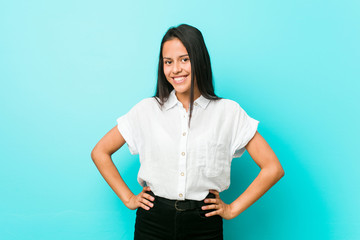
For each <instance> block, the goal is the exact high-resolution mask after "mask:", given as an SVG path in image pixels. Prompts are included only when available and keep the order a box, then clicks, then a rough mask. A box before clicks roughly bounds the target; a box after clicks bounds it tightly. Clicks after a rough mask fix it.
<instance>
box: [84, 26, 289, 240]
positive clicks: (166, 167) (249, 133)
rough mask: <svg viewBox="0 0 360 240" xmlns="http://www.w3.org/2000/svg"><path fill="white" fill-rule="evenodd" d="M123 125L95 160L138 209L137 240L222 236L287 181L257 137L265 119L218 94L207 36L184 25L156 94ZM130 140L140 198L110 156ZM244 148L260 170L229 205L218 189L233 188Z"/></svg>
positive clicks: (163, 63) (171, 44)
mask: <svg viewBox="0 0 360 240" xmlns="http://www.w3.org/2000/svg"><path fill="white" fill-rule="evenodd" d="M117 123H118V124H117V125H116V126H115V127H114V128H112V129H111V130H110V131H109V132H108V133H107V134H106V135H105V136H104V137H103V138H102V139H101V140H100V141H99V142H98V143H97V144H96V146H95V147H94V149H93V151H92V153H91V157H92V159H93V161H94V163H95V165H96V167H97V168H98V170H99V171H100V173H101V174H102V176H103V177H104V179H105V180H106V181H107V183H108V184H109V185H110V187H111V188H112V189H113V190H114V192H115V193H116V194H117V195H118V197H119V198H120V199H121V201H122V202H123V203H124V204H125V205H126V206H127V207H128V208H129V209H133V210H134V209H137V212H136V223H135V239H145V240H151V239H164V240H170V239H184V240H191V239H206V240H210V239H223V228H222V224H223V222H222V220H223V218H224V219H232V218H235V217H236V216H238V215H239V214H240V213H242V212H243V211H245V209H247V208H248V207H249V206H250V205H252V204H253V203H254V202H255V201H257V200H258V199H259V198H260V197H261V196H262V195H263V194H264V193H265V192H266V191H267V190H269V189H270V188H271V187H272V186H273V185H274V184H275V183H276V182H277V181H278V180H279V179H280V178H281V177H282V176H284V170H283V168H282V167H281V164H280V162H279V161H278V159H277V157H276V155H275V154H274V152H273V151H272V149H271V148H270V146H269V145H268V144H267V142H266V141H265V140H264V138H263V137H262V136H261V135H260V134H259V133H258V132H257V126H258V123H259V121H257V120H255V119H253V118H251V117H250V116H248V115H247V114H246V112H245V111H244V110H243V109H242V108H241V107H240V105H239V104H238V103H237V102H235V101H232V100H230V99H224V98H220V97H217V96H216V95H215V93H214V88H213V80H212V71H211V65H210V57H209V54H208V51H207V48H206V46H205V43H204V39H203V36H202V34H201V32H200V31H199V30H198V29H196V28H194V27H192V26H189V25H186V24H182V25H179V26H178V27H172V28H170V29H169V30H168V31H167V32H166V34H165V36H164V37H163V39H162V42H161V46H160V56H159V67H158V80H157V89H156V94H155V96H153V97H150V98H145V99H143V100H142V101H140V102H139V103H137V104H136V105H135V106H134V107H133V108H131V109H130V111H129V112H128V113H127V114H124V115H123V116H121V117H119V118H118V119H117ZM125 142H126V143H127V145H128V147H129V150H130V152H131V154H139V158H140V163H141V165H140V170H139V173H138V182H139V183H140V184H141V185H142V186H143V190H142V191H141V192H140V193H138V194H137V195H135V194H134V193H132V192H131V190H130V189H129V188H128V186H127V185H126V184H125V182H124V181H123V179H122V177H121V176H120V174H119V172H118V171H117V169H116V167H115V165H114V164H113V162H112V159H111V155H112V154H113V153H114V152H115V151H117V150H118V149H119V148H121V147H122V146H123V145H124V144H125ZM245 149H246V150H247V151H248V152H249V154H250V156H251V157H252V159H253V160H254V161H255V162H256V164H257V165H258V166H259V167H260V168H261V171H260V173H259V175H258V176H257V177H256V178H255V179H254V181H253V182H252V183H251V184H250V186H249V187H248V188H247V189H246V190H245V191H244V192H243V193H242V194H241V195H240V196H239V197H238V198H237V199H235V200H234V201H233V202H232V203H231V204H226V203H224V202H223V201H222V200H221V198H220V196H219V192H222V191H224V190H226V189H227V188H228V187H229V185H230V166H231V161H232V159H233V158H236V157H240V156H241V155H242V154H243V153H244V152H245Z"/></svg>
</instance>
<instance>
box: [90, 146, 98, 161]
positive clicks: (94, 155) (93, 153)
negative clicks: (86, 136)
mask: <svg viewBox="0 0 360 240" xmlns="http://www.w3.org/2000/svg"><path fill="white" fill-rule="evenodd" d="M97 155H98V151H97V149H96V147H94V149H93V150H92V151H91V154H90V157H91V159H92V160H93V162H95V161H96V159H97Z"/></svg>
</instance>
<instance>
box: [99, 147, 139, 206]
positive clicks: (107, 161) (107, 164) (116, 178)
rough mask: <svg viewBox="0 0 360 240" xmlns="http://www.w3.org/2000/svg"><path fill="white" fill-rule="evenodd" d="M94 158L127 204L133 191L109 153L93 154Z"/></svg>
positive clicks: (104, 175) (109, 182)
mask: <svg viewBox="0 0 360 240" xmlns="http://www.w3.org/2000/svg"><path fill="white" fill-rule="evenodd" d="M92 159H93V161H94V163H95V165H96V167H97V169H98V170H99V172H100V173H101V175H102V176H103V178H104V179H105V181H106V182H107V183H108V184H109V186H110V187H111V188H112V190H113V191H114V192H115V193H116V195H117V196H118V197H119V198H120V199H121V201H122V202H123V203H124V204H125V205H126V204H127V203H128V201H129V199H130V197H131V196H132V195H133V193H132V192H131V190H130V189H129V187H128V186H127V185H126V183H125V182H124V180H123V179H122V177H121V176H120V173H119V171H118V170H117V168H116V166H115V165H114V163H113V161H112V159H111V157H110V156H109V155H108V154H101V153H98V154H96V155H95V156H92Z"/></svg>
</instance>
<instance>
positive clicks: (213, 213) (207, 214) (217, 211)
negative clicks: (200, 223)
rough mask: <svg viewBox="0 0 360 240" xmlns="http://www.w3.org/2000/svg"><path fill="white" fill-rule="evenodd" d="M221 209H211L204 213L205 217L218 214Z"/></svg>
mask: <svg viewBox="0 0 360 240" xmlns="http://www.w3.org/2000/svg"><path fill="white" fill-rule="evenodd" d="M220 213H221V211H220V210H216V211H211V212H209V213H206V214H205V216H206V217H211V216H215V215H220Z"/></svg>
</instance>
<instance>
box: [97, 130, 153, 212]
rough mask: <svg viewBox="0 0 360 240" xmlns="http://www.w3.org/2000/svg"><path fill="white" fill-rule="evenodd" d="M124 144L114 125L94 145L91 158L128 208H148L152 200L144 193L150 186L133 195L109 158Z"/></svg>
mask: <svg viewBox="0 0 360 240" xmlns="http://www.w3.org/2000/svg"><path fill="white" fill-rule="evenodd" d="M124 144H125V139H124V138H123V136H122V135H121V133H120V132H119V130H118V129H117V126H115V127H113V128H112V129H111V130H110V131H109V132H108V133H106V134H105V136H104V137H103V138H102V139H100V141H99V142H98V143H97V144H96V145H95V147H94V149H93V150H92V152H91V158H92V160H93V161H94V163H95V165H96V167H97V169H98V170H99V172H100V173H101V175H102V176H103V178H104V179H105V181H106V182H107V183H108V184H109V186H110V187H111V188H112V190H113V191H114V192H115V193H116V195H117V196H118V197H119V198H120V199H121V201H122V202H123V203H124V204H125V206H126V207H128V208H129V209H136V208H138V207H142V208H144V209H146V210H148V209H149V207H152V206H153V204H152V203H151V202H149V201H148V200H150V201H153V200H154V198H153V197H152V196H151V195H149V194H147V193H145V192H146V191H150V188H149V187H144V188H143V190H142V191H141V192H140V193H139V194H138V195H134V194H133V193H132V192H131V190H130V189H129V187H128V186H127V185H126V183H125V182H124V180H123V179H122V177H121V176H120V173H119V171H118V170H117V168H116V166H115V165H114V163H113V161H112V159H111V155H112V154H113V153H114V152H116V151H117V150H118V149H120V148H121V147H122V146H123V145H124Z"/></svg>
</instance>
